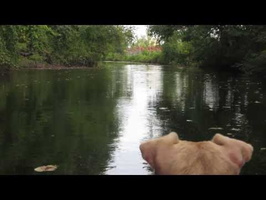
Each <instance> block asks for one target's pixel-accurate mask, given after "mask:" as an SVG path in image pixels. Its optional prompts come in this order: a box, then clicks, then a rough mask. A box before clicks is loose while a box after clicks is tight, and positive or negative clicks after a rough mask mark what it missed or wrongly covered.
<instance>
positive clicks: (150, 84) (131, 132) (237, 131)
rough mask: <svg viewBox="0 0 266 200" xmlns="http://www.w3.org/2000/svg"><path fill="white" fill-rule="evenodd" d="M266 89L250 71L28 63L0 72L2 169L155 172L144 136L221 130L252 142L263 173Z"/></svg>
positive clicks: (198, 135)
mask: <svg viewBox="0 0 266 200" xmlns="http://www.w3.org/2000/svg"><path fill="white" fill-rule="evenodd" d="M265 95H266V87H265V84H264V83H263V81H262V80H259V79H254V78H250V77H248V76H244V75H238V76H236V75H233V74H230V73H221V72H220V73H215V72H210V71H203V70H199V69H189V70H188V69H184V68H177V67H169V66H160V65H135V64H121V63H119V64H118V63H106V64H105V66H104V67H102V68H94V69H65V70H23V71H14V72H11V73H10V74H8V75H6V76H0V157H1V159H0V174H2V175H3V174H11V175H13V174H40V173H38V172H35V171H34V168H36V167H38V166H42V165H48V164H56V165H58V166H59V167H58V169H57V170H56V171H54V172H45V173H41V174H51V175H55V174H67V175H68V174H69V175H71V174H75V175H83V174H86V175H87V174H88V175H94V174H107V175H109V174H110V175H111V174H127V175H128V174H132V175H134V174H143V175H145V174H152V171H151V169H150V168H149V166H148V165H147V163H146V162H145V161H144V160H143V159H142V158H141V154H140V151H139V144H140V142H142V141H144V140H147V139H150V138H154V137H158V136H161V135H165V134H167V133H169V132H170V131H175V132H177V133H178V134H179V136H180V138H181V139H186V140H192V141H201V140H209V139H211V138H212V136H213V135H214V134H215V133H217V132H219V133H222V134H224V135H227V136H229V137H233V138H237V139H241V140H244V141H247V142H249V143H251V144H252V145H253V146H254V149H255V151H254V154H253V158H252V160H251V161H250V162H249V163H247V164H246V165H245V166H244V168H243V170H242V174H266V114H265V113H266V99H265V97H266V96H265Z"/></svg>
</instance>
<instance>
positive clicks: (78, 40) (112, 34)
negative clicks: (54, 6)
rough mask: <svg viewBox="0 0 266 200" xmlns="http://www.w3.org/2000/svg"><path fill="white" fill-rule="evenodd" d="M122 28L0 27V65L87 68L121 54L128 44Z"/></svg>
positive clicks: (127, 30) (129, 32)
mask: <svg viewBox="0 0 266 200" xmlns="http://www.w3.org/2000/svg"><path fill="white" fill-rule="evenodd" d="M132 40H133V34H132V29H131V28H126V27H124V26H104V25H100V26H85V25H84V26H80V25H22V26H6V25H3V26H0V65H1V68H10V67H14V66H22V65H27V64H34V65H36V64H40V63H47V64H61V65H66V66H69V65H83V66H90V65H92V64H95V63H96V62H98V61H101V60H104V59H105V58H106V56H107V55H108V54H111V53H113V54H123V52H124V49H125V48H126V47H127V46H128V45H129V44H130V43H131V42H132Z"/></svg>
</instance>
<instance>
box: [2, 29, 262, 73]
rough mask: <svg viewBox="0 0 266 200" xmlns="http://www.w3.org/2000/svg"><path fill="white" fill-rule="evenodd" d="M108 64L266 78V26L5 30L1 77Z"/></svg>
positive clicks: (3, 31)
mask: <svg viewBox="0 0 266 200" xmlns="http://www.w3.org/2000/svg"><path fill="white" fill-rule="evenodd" d="M105 61H108V62H109V61H115V62H123V63H125V62H130V63H141V64H155V65H156V64H160V65H174V66H182V67H191V66H192V67H199V68H203V69H213V70H218V71H219V70H225V71H239V72H243V73H247V74H261V75H265V74H266V73H265V72H266V70H265V67H266V26H263V25H190V26H183V25H150V26H148V36H147V37H146V38H145V37H143V38H136V37H135V35H134V33H133V27H130V26H123V25H1V26H0V71H9V70H17V69H63V68H66V69H67V68H68V69H73V68H88V67H97V66H100V64H99V63H101V62H105Z"/></svg>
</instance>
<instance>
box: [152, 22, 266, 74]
mask: <svg viewBox="0 0 266 200" xmlns="http://www.w3.org/2000/svg"><path fill="white" fill-rule="evenodd" d="M148 32H149V35H152V36H154V37H156V38H157V40H158V42H160V44H162V49H163V50H162V62H164V63H167V64H171V63H172V64H182V65H197V66H200V67H211V68H216V69H240V70H243V71H246V72H262V71H265V70H264V69H265V67H266V26H261V25H190V26H181V25H152V26H149V27H148Z"/></svg>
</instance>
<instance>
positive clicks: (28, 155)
mask: <svg viewBox="0 0 266 200" xmlns="http://www.w3.org/2000/svg"><path fill="white" fill-rule="evenodd" d="M109 70H111V69H106V70H104V71H102V70H100V71H98V70H96V71H90V70H84V71H80V70H77V71H75V70H72V71H68V70H65V71H61V70H60V71H27V72H25V73H24V72H20V73H16V72H14V73H12V75H13V78H12V81H11V83H10V84H9V85H8V87H7V88H5V89H3V88H1V89H0V95H1V101H0V113H1V118H0V127H1V128H0V130H1V131H0V134H1V137H0V148H1V149H2V151H1V158H2V159H1V166H0V173H1V174H16V173H19V174H20V173H22V174H32V173H34V168H35V167H36V166H40V165H47V164H51V163H55V164H58V165H59V166H60V168H59V169H58V170H56V171H54V172H51V173H52V174H99V173H101V172H102V171H103V169H104V168H105V167H106V164H107V163H106V162H107V160H108V159H109V156H110V154H109V151H110V150H111V149H109V146H108V144H110V143H112V140H113V138H115V137H116V132H117V128H118V126H117V123H118V122H117V117H116V112H115V110H114V109H115V106H116V100H117V98H118V97H119V96H118V95H120V94H121V93H119V92H117V91H119V90H121V88H120V87H121V86H122V84H120V85H116V87H115V88H110V86H111V85H110V82H113V81H115V80H117V77H116V76H114V75H115V74H112V73H110V71H109ZM117 74H118V73H117ZM7 144H8V146H7Z"/></svg>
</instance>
